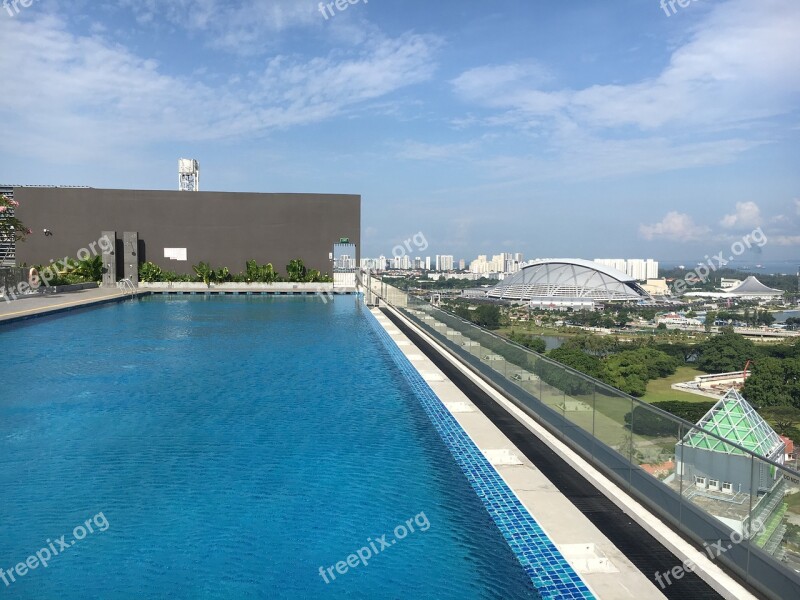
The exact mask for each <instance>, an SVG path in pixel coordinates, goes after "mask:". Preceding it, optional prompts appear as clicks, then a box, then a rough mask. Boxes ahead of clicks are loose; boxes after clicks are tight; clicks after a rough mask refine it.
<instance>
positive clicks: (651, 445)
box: [372, 278, 800, 598]
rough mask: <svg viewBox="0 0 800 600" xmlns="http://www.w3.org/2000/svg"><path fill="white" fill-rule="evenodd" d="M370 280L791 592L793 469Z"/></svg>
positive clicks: (644, 491) (657, 499) (696, 528)
mask: <svg viewBox="0 0 800 600" xmlns="http://www.w3.org/2000/svg"><path fill="white" fill-rule="evenodd" d="M372 290H373V292H374V293H375V294H377V295H379V296H380V298H381V299H383V301H385V302H386V303H388V304H389V305H391V306H392V307H394V308H395V309H397V310H398V311H399V312H400V313H401V314H402V315H403V316H405V317H406V318H408V319H409V320H411V321H412V322H413V323H414V324H415V325H417V326H418V327H419V328H421V329H422V330H423V331H425V333H427V334H428V335H429V336H431V337H433V338H434V339H436V340H437V341H438V342H439V343H440V344H442V345H443V346H445V347H446V348H448V349H449V350H450V351H451V352H452V353H453V354H455V355H457V356H459V357H460V358H461V359H462V362H464V363H466V364H467V365H468V366H470V367H471V368H472V369H473V370H474V371H476V372H477V373H478V374H480V375H481V376H483V377H484V379H487V380H489V381H490V382H492V383H493V384H494V385H495V387H498V388H500V389H501V390H502V391H504V392H505V393H506V395H507V396H508V397H510V398H511V399H512V400H513V401H515V403H516V404H517V405H518V406H520V407H521V408H523V409H524V410H526V412H528V413H529V414H530V415H531V416H532V417H533V418H535V419H536V420H537V421H539V422H540V423H542V424H543V425H545V426H546V427H548V428H549V429H550V430H551V431H552V432H553V433H555V434H556V435H558V436H559V437H560V438H561V439H563V440H564V441H565V442H566V443H567V444H568V445H569V446H570V447H571V448H573V449H574V450H576V451H577V452H579V453H580V454H581V455H582V456H583V457H585V458H586V459H587V460H589V461H591V462H592V464H594V465H595V466H596V467H597V468H599V469H601V470H602V471H603V472H604V473H605V474H606V475H607V476H609V477H610V478H612V479H613V480H614V481H615V482H616V483H617V484H618V485H620V486H621V487H623V488H624V489H625V490H626V491H628V492H629V493H630V494H631V495H633V496H634V497H636V498H637V499H638V500H640V501H641V502H643V503H644V504H645V505H647V506H648V508H650V509H651V510H652V511H653V512H655V513H656V514H658V515H659V516H660V517H661V518H663V519H664V520H666V521H668V522H670V523H671V524H672V525H673V526H674V527H676V528H677V529H679V530H680V531H682V532H683V533H684V534H685V535H687V536H689V537H690V538H692V539H694V540H695V541H696V542H699V543H700V544H703V546H704V548H705V550H706V553H707V554H708V555H709V556H710V557H711V558H713V559H714V560H716V561H719V562H721V563H723V564H725V565H727V566H728V567H729V568H731V569H732V570H733V571H734V572H736V573H737V574H738V575H739V576H740V577H742V578H743V579H744V580H745V581H746V582H748V583H749V584H751V585H753V586H754V587H755V588H757V589H758V590H760V591H761V592H763V593H764V594H766V595H767V596H768V597H774V598H800V575H799V573H800V473H798V472H797V471H795V470H793V469H790V468H788V467H786V466H784V465H782V464H780V463H779V462H775V461H771V460H767V459H766V458H764V457H762V456H760V455H758V454H756V453H754V452H752V451H751V450H748V449H747V448H745V447H742V446H739V445H737V444H734V443H732V442H729V441H728V440H726V439H725V438H722V437H720V436H718V435H716V434H715V433H713V432H708V431H705V430H702V429H699V428H698V427H696V426H695V424H693V423H689V422H688V421H684V420H682V419H680V418H678V417H675V416H673V415H671V414H669V413H667V412H664V411H662V410H660V409H657V408H654V407H652V406H650V405H649V404H647V403H645V402H643V401H641V400H639V399H637V398H634V397H632V396H629V395H627V394H625V393H623V392H621V391H619V390H616V389H614V388H612V387H610V386H608V385H606V384H605V383H602V382H600V381H597V380H594V379H592V378H590V377H588V376H586V375H583V374H582V373H579V372H577V371H574V370H573V369H570V368H568V367H565V366H564V365H561V364H559V363H557V362H554V361H552V360H550V359H548V358H546V357H544V356H542V355H540V354H537V353H535V352H532V351H530V350H528V349H527V348H524V347H522V346H519V345H517V344H515V343H513V342H510V341H509V340H507V339H505V338H502V337H500V336H498V335H495V334H493V333H491V332H490V331H487V330H485V329H482V328H480V327H477V326H476V325H474V324H472V323H470V322H468V321H465V320H464V319H461V318H460V317H458V316H456V315H453V314H451V313H448V312H446V311H445V310H442V309H440V308H438V307H435V306H432V305H431V304H430V303H428V302H426V301H424V300H422V299H420V298H417V297H415V296H413V295H409V294H407V293H405V292H403V291H401V290H398V289H397V288H394V287H391V286H389V285H387V284H385V283H383V282H381V281H380V280H378V279H374V278H373V280H372Z"/></svg>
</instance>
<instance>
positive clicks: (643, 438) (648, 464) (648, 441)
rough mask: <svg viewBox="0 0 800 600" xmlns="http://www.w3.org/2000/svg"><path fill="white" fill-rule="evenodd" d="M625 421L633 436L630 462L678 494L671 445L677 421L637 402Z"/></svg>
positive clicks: (675, 441) (675, 436) (677, 432)
mask: <svg viewBox="0 0 800 600" xmlns="http://www.w3.org/2000/svg"><path fill="white" fill-rule="evenodd" d="M626 417H627V415H626ZM628 421H629V426H630V429H631V434H632V439H633V457H632V458H633V463H634V464H635V465H637V466H639V467H641V468H642V469H643V470H644V471H645V472H647V473H648V474H649V475H650V476H652V477H655V478H656V479H658V480H659V481H661V482H664V483H665V484H667V485H668V486H672V487H673V489H674V490H675V491H676V492H678V493H680V489H679V486H676V485H675V484H676V479H675V446H676V444H677V443H678V441H679V440H680V438H679V432H680V421H679V420H678V419H676V418H674V417H672V416H671V415H665V414H662V413H661V412H659V411H657V410H656V409H654V408H652V407H651V406H648V405H646V404H639V403H636V405H635V406H634V408H633V411H632V412H631V414H630V417H629V418H628Z"/></svg>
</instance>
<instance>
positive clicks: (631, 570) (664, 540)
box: [373, 307, 756, 600]
mask: <svg viewBox="0 0 800 600" xmlns="http://www.w3.org/2000/svg"><path fill="white" fill-rule="evenodd" d="M388 310H390V311H391V312H392V314H393V315H395V316H396V317H397V318H398V319H400V320H401V321H402V322H403V323H404V324H405V325H406V326H408V327H409V328H410V329H411V330H413V331H414V332H416V333H417V334H418V335H420V337H422V339H423V340H425V341H426V342H428V343H430V344H431V345H432V346H433V347H434V348H436V349H437V350H438V351H440V353H441V354H442V355H443V356H444V357H445V359H446V360H448V361H449V362H451V363H452V364H453V365H454V366H456V368H458V369H459V370H460V371H462V372H463V373H464V374H465V375H466V376H467V377H469V378H470V379H471V380H472V381H473V382H474V383H475V384H477V385H478V386H479V387H481V388H482V389H483V391H485V392H486V393H487V394H489V395H490V396H491V397H492V398H493V400H494V401H495V402H497V403H498V404H500V405H501V406H503V407H504V408H505V409H506V410H507V411H508V412H509V413H511V414H512V415H513V416H514V417H515V418H516V419H518V420H519V421H520V422H521V423H522V424H523V425H524V426H525V427H526V428H527V429H529V430H530V431H531V432H532V434H534V435H536V436H537V437H538V438H539V439H541V440H542V441H543V442H544V443H545V444H547V445H548V446H549V447H551V448H552V449H554V450H555V451H556V452H557V453H558V454H559V455H560V456H561V457H562V458H563V459H564V460H565V461H566V462H567V463H568V464H569V465H570V466H572V467H573V468H575V469H576V470H578V472H579V473H581V474H582V475H583V476H584V477H585V478H586V479H587V480H588V481H590V483H592V484H593V485H594V486H595V487H596V488H597V489H598V490H600V491H601V492H602V493H603V494H604V495H606V496H607V497H609V499H611V500H612V501H613V502H614V503H615V504H617V505H618V506H619V507H620V508H621V509H622V510H623V511H624V512H625V513H626V514H627V515H629V516H631V517H632V518H633V519H634V520H635V521H636V522H637V523H639V524H640V525H641V526H642V527H643V528H644V529H645V530H646V531H647V532H648V533H650V534H651V535H652V536H653V537H654V538H655V539H656V540H658V541H659V542H660V543H661V544H662V545H663V546H664V547H666V548H667V549H668V550H669V551H670V552H672V553H673V554H674V555H675V557H676V558H675V565H676V566H679V565H680V564H681V562H682V561H683V560H687V559H688V560H691V561H692V562H694V563H695V564H696V565H698V569H696V571H695V572H697V573H698V575H700V576H701V578H702V579H703V580H704V581H705V582H706V583H708V584H709V585H710V586H711V587H712V588H713V589H714V590H715V591H716V592H717V593H719V594H720V596H722V597H724V598H730V599H731V600H734V599H742V600H745V599H747V600H750V599H755V598H756V596H754V595H753V594H752V593H751V592H750V591H749V590H747V589H746V588H744V587H743V586H742V585H741V584H740V583H739V582H738V581H736V580H735V579H733V578H732V577H730V576H729V575H728V574H727V573H725V572H724V571H723V570H722V569H721V568H720V567H719V566H718V565H716V564H714V563H713V562H712V561H711V560H710V559H709V558H708V557H707V555H705V554H704V553H702V552H700V551H698V550H697V549H695V548H694V547H693V546H692V545H691V544H689V543H688V542H686V541H685V540H684V539H683V538H681V537H680V536H679V535H678V534H677V533H675V532H674V531H672V529H671V528H669V527H668V526H667V525H666V524H664V523H663V522H661V521H660V520H659V519H658V518H657V517H655V516H654V515H652V514H651V513H649V511H647V510H646V509H645V508H644V507H642V506H641V505H640V504H639V503H638V502H636V501H635V500H634V499H633V498H631V497H630V496H628V495H627V494H625V492H623V491H622V490H621V489H619V488H618V487H617V486H616V485H614V484H613V483H612V482H611V481H609V480H608V479H607V478H605V477H604V476H603V475H602V474H601V473H599V472H598V471H597V470H596V469H594V468H593V467H591V465H589V464H588V463H586V462H585V461H584V460H583V459H582V458H581V457H579V456H578V455H577V454H576V453H574V452H572V451H571V450H570V449H569V448H568V447H567V446H565V445H564V444H563V443H561V442H560V441H559V440H558V439H557V438H555V436H553V435H551V434H550V433H549V432H547V431H546V430H545V429H544V428H543V427H541V426H540V425H539V424H538V423H536V422H535V421H534V420H533V419H532V418H530V417H529V416H528V415H527V414H525V413H524V412H523V411H521V410H520V409H518V408H517V407H516V406H514V405H513V404H512V403H511V402H509V401H508V400H507V399H506V398H504V397H503V396H502V395H501V394H499V393H498V392H497V391H496V390H494V389H493V388H492V387H491V386H489V385H488V384H486V383H485V382H484V381H482V380H481V379H480V378H478V377H477V376H475V375H474V374H473V373H471V371H469V369H468V368H466V367H465V366H464V365H461V364H460V363H459V362H458V361H457V360H456V359H455V358H453V357H452V356H450V355H449V353H447V352H446V351H442V349H441V348H440V347H439V344H437V343H436V341H435V340H433V339H432V338H430V336H428V335H427V334H426V333H425V332H424V331H421V330H420V329H419V328H418V327H416V326H415V324H413V323H410V322H409V321H408V319H406V318H405V317H404V315H402V314H399V313H398V311H396V310H394V309H392V308H391V307H389V308H388ZM373 314H375V316H376V318H377V319H378V322H379V323H380V324H381V326H383V327H384V329H386V330H387V332H388V333H389V336H390V337H391V338H392V339H393V340H395V342H396V343H397V345H398V348H399V349H400V351H401V352H403V354H405V355H406V357H407V358H408V359H409V361H410V363H411V365H412V366H413V367H414V368H415V369H416V370H417V371H418V372H419V373H420V375H421V376H422V377H423V378H424V379H425V380H426V382H427V383H428V385H429V386H430V387H431V388H432V389H433V391H434V393H435V394H436V395H437V396H438V397H439V398H440V400H441V401H442V402H443V403H444V405H445V407H447V409H448V410H449V411H450V413H451V414H452V416H453V417H454V418H455V419H456V420H457V421H458V423H459V424H460V425H461V426H462V428H463V429H464V430H465V431H466V433H467V435H469V437H470V438H471V439H472V440H473V442H474V443H475V444H476V445H477V446H478V448H479V449H481V450H482V451H484V454H488V455H489V456H492V457H493V459H490V462H492V463H493V466H494V468H495V470H496V471H497V472H498V473H499V474H500V476H501V477H502V478H503V480H504V481H505V482H506V483H507V484H508V485H509V487H510V488H511V489H512V491H513V492H514V493H515V494H516V495H517V497H518V498H519V499H520V500H521V502H522V504H523V505H524V506H525V508H526V509H527V510H528V511H529V512H530V513H531V515H532V516H533V517H534V518H535V519H536V520H537V521H538V522H539V523H540V525H541V526H542V528H543V529H544V530H545V531H546V533H547V535H548V536H549V537H550V539H551V540H552V541H553V542H554V543H555V545H556V547H558V548H559V550H561V551H562V553H563V554H565V556H567V557H568V558H570V563H571V564H573V567H574V568H575V567H577V568H576V570H577V571H578V572H579V574H580V575H581V577H582V578H583V579H584V581H586V583H587V584H588V585H589V586H590V587H591V588H592V591H593V592H595V593H596V594H597V597H599V598H609V599H610V598H614V599H616V598H620V599H623V598H636V597H640V596H644V597H647V598H664V597H665V596H664V595H663V594H662V593H661V592H660V590H659V589H658V588H657V587H656V586H655V585H654V584H653V583H652V582H651V581H650V580H648V578H647V577H645V576H644V574H642V572H641V571H640V570H639V569H638V568H637V567H636V566H635V565H633V563H631V562H630V560H629V559H627V557H625V555H624V554H623V553H622V552H621V551H620V550H619V549H618V548H617V547H616V546H615V545H614V544H613V543H612V542H611V541H610V540H608V538H606V536H604V535H603V534H602V533H601V532H600V531H599V530H598V529H597V527H595V525H594V524H592V523H591V522H590V521H589V520H588V519H587V517H586V516H585V515H584V514H582V513H581V512H580V511H579V510H578V509H577V508H576V507H575V505H574V504H573V503H572V502H570V500H569V499H568V498H566V497H565V496H564V495H563V494H561V492H560V491H559V490H558V489H557V488H556V486H555V485H553V484H552V483H551V482H550V481H549V480H548V479H547V478H546V477H544V475H543V474H542V473H541V472H539V471H538V469H537V468H536V467H535V466H534V465H533V464H532V463H531V462H530V461H529V460H528V459H527V458H526V457H525V455H524V454H523V453H522V452H521V451H520V450H519V449H518V448H516V447H515V446H514V444H513V443H512V442H511V441H510V440H509V439H508V438H507V437H506V436H505V435H504V434H503V433H502V432H501V431H500V430H499V429H498V428H497V426H495V425H494V423H492V421H491V420H490V419H489V418H488V417H486V416H485V415H483V413H481V412H480V410H478V409H477V407H476V406H475V405H474V404H473V403H472V402H471V401H470V400H469V399H468V398H467V397H466V395H464V393H463V392H461V390H460V389H458V387H456V385H455V384H454V383H453V382H451V381H449V379H448V378H447V377H445V376H444V374H443V373H442V372H441V371H440V370H439V369H438V368H437V367H436V366H435V365H434V364H433V363H432V362H431V361H430V360H429V359H428V358H427V357H425V356H424V355H423V354H422V352H421V351H420V350H419V348H417V346H415V345H414V344H413V343H412V342H411V340H409V339H408V338H407V337H406V336H405V335H404V334H403V333H402V332H400V330H399V329H398V328H397V327H396V326H395V325H394V324H393V323H391V321H390V320H389V319H388V318H386V316H385V315H383V314H382V313H380V312H379V311H377V312H375V311H374V312H373ZM518 463H521V464H518ZM592 545H593V547H594V548H595V549H596V550H597V552H596V553H595V555H594V556H592V555H591V554H592V553H591V552H589V553H587V552H583V550H584V549H586V548H591V547H592ZM587 554H588V558H587ZM600 555H602V556H600ZM604 559H606V560H604ZM608 563H611V564H612V565H613V567H614V568H616V569H617V570H618V572H613V573H609V572H605V573H603V572H600V571H602V570H603V569H604V568H606V567H607V565H608ZM581 565H582V566H583V568H581ZM586 571H594V572H586Z"/></svg>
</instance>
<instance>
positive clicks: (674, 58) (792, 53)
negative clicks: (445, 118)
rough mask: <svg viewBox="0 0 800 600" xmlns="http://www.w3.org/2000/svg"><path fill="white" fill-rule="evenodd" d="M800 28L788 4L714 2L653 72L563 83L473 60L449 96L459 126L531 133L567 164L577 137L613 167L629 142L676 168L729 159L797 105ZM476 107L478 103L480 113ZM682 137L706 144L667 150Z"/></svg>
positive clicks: (763, 137) (539, 71)
mask: <svg viewBox="0 0 800 600" xmlns="http://www.w3.org/2000/svg"><path fill="white" fill-rule="evenodd" d="M798 30H800V2H797V1H796V0H764V2H753V1H752V0H731V1H729V2H724V3H720V4H715V5H714V6H713V7H712V8H711V9H710V11H709V12H708V13H707V15H706V16H705V18H704V19H703V20H702V21H701V22H699V24H698V25H697V26H695V27H694V29H693V31H692V33H691V35H690V37H689V39H688V40H687V41H686V42H685V43H683V44H682V45H680V46H679V47H678V48H676V49H675V50H674V51H672V53H671V56H670V59H669V61H668V62H667V63H666V64H665V65H664V66H663V67H662V68H661V70H660V71H659V72H657V73H656V74H655V75H654V76H652V77H648V78H642V79H639V80H636V81H631V82H628V83H622V84H618V83H614V84H603V83H601V84H597V85H592V86H589V87H585V88H582V89H569V88H566V87H563V86H561V87H559V86H556V85H555V84H554V80H555V78H554V77H553V76H551V75H550V74H549V73H547V71H546V70H545V69H544V68H543V67H540V66H538V65H533V66H531V65H529V64H505V65H488V66H480V67H477V68H474V69H470V70H468V71H465V72H463V73H462V74H461V75H459V76H458V77H456V78H455V79H453V80H452V81H451V85H452V89H453V91H454V93H455V95H456V96H457V97H458V98H459V99H461V100H462V101H464V102H465V103H467V104H469V105H470V110H471V113H470V119H469V120H462V121H459V125H460V126H462V127H463V126H465V125H466V126H469V125H471V124H474V123H478V124H480V125H484V126H489V127H505V128H508V127H511V128H513V129H514V130H517V131H520V130H522V131H526V132H529V133H536V134H537V135H538V136H540V139H541V141H539V142H538V143H537V145H536V147H537V149H540V150H541V151H544V152H546V153H547V154H543V155H545V156H547V157H548V159H551V160H552V159H553V158H555V159H556V161H557V162H559V163H563V165H564V167H565V168H567V167H569V166H574V165H575V164H576V163H577V162H578V161H579V160H580V158H581V156H585V153H582V152H581V148H582V146H581V143H580V142H581V141H582V140H584V139H588V140H591V141H592V146H593V148H594V149H595V150H598V151H599V152H596V153H594V154H593V155H591V156H590V157H589V159H590V161H592V162H595V161H599V162H603V163H611V164H612V165H613V164H620V163H622V162H623V161H625V160H626V159H627V158H629V157H630V155H632V154H634V153H632V152H629V150H628V149H629V148H635V147H637V146H644V147H647V148H650V149H654V148H657V147H658V146H661V147H662V148H663V149H664V150H665V151H664V152H663V153H661V154H660V155H659V156H656V155H655V154H648V156H649V157H650V159H651V160H655V161H656V162H661V163H664V164H669V163H683V164H682V166H679V167H677V168H693V167H702V166H705V165H709V164H725V163H731V162H734V161H736V160H737V159H739V158H740V156H741V155H742V154H743V153H745V152H746V151H748V150H749V149H751V148H753V147H754V146H757V145H761V144H765V143H769V142H770V140H771V139H772V138H773V136H774V129H769V128H763V127H759V126H758V125H759V124H763V123H764V122H765V121H766V120H768V119H772V118H781V117H787V116H790V115H791V114H793V113H794V112H795V111H796V110H797V106H798V99H800V38H798V36H797V34H796V32H797V31H798ZM476 106H477V107H480V108H482V109H485V110H484V112H485V114H484V115H483V116H482V117H481V118H480V119H479V118H477V117H475V109H474V107H476ZM726 131H730V132H733V133H732V134H727V135H726V134H725V132H726ZM732 135H734V136H735V138H736V140H735V141H736V142H737V143H736V144H735V145H734V146H727V145H726V140H725V139H724V138H726V137H731V136H732ZM687 139H690V140H693V144H697V145H700V144H706V147H705V148H706V150H707V151H706V152H704V153H703V154H702V155H700V156H684V157H680V158H678V157H674V156H670V155H669V149H670V148H671V147H681V146H690V145H692V144H689V143H687V141H686V140H687ZM565 142H566V143H565ZM712 148H713V149H714V150H713V152H709V151H710V150H711V149H712ZM537 151H539V150H537ZM637 158H638V157H636V156H635V155H634V162H639V161H638V160H637ZM625 170H626V171H627V172H629V173H634V172H652V171H653V169H652V168H650V167H645V168H643V169H642V170H639V171H637V170H636V169H635V168H630V169H625ZM656 170H658V169H656Z"/></svg>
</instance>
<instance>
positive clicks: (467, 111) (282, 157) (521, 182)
mask: <svg viewBox="0 0 800 600" xmlns="http://www.w3.org/2000/svg"><path fill="white" fill-rule="evenodd" d="M798 29H800V5H798V3H797V2H794V1H792V0H766V1H764V2H759V3H754V2H751V1H749V0H726V1H720V2H714V3H699V2H698V3H691V4H690V5H689V6H687V7H685V8H681V10H678V11H676V12H674V13H670V14H665V12H664V10H663V9H662V7H660V6H659V3H658V2H653V3H642V2H636V1H635V0H619V1H618V2H615V3H603V4H602V5H598V4H597V3H596V2H591V1H589V0H576V2H574V3H570V5H569V6H561V5H554V4H552V3H530V2H523V1H522V0H507V1H504V2H501V3H498V4H495V5H490V6H487V5H483V4H477V3H476V4H469V3H458V4H456V3H455V2H452V1H445V2H442V3H438V4H435V5H430V4H429V3H425V4H423V3H421V2H419V1H418V0H410V1H409V2H404V3H402V4H400V3H392V2H388V1H387V2H370V3H365V2H359V3H356V4H352V5H348V6H347V9H346V10H342V11H339V10H338V9H337V11H336V12H335V13H331V12H329V13H326V15H322V14H320V12H319V6H318V3H316V2H305V1H295V0H292V1H288V0H273V1H271V2H267V3H264V2H255V1H254V0H253V1H250V0H242V1H240V2H223V1H222V0H202V1H199V2H189V1H188V0H173V1H171V2H166V1H161V0H145V1H136V2H135V1H133V0H119V1H117V2H105V3H103V4H102V6H101V7H98V6H96V5H95V4H91V3H88V2H84V1H81V2H77V3H75V2H71V3H65V2H63V1H62V0H40V1H37V2H34V3H32V4H31V5H29V6H27V7H22V8H21V9H20V10H18V11H17V12H16V13H14V14H11V13H8V12H6V11H0V40H2V41H1V42H0V44H2V53H3V60H2V61H0V76H2V78H3V81H4V85H5V88H6V89H7V90H8V93H6V94H4V95H3V97H2V98H0V117H2V118H3V122H4V123H5V124H6V131H5V135H4V136H3V138H2V139H1V140H0V151H2V153H3V160H2V161H0V181H2V182H3V183H23V184H43V185H48V184H49V185H60V184H63V185H87V186H92V187H98V188H124V189H130V188H135V189H164V190H169V189H172V188H173V187H174V177H175V169H174V165H175V161H176V160H177V159H178V158H179V157H192V158H195V159H197V160H198V161H199V162H200V164H201V167H202V169H203V189H205V190H222V191H242V192H331V193H355V194H361V195H362V196H363V215H362V224H363V240H362V248H361V252H362V255H364V256H373V255H375V256H377V255H379V254H380V253H381V252H386V251H387V250H390V249H391V248H392V247H393V246H395V245H397V244H399V243H402V240H404V239H407V237H408V236H409V235H410V234H413V232H416V231H419V230H422V231H424V232H425V235H426V237H427V239H428V240H429V242H430V246H431V251H432V252H435V253H440V254H441V253H448V254H453V255H454V256H456V257H470V256H477V255H479V254H485V253H491V252H497V251H499V250H500V249H503V248H506V249H510V250H513V251H514V252H522V253H524V254H525V255H526V256H537V255H547V256H580V257H585V258H587V259H592V258H593V257H595V256H638V255H646V256H649V257H654V258H655V259H657V260H660V261H662V262H665V261H687V262H689V261H692V260H697V261H699V260H702V259H703V257H704V256H705V255H708V256H713V255H716V254H717V253H719V252H720V251H725V250H726V248H728V247H729V246H730V245H731V244H732V243H734V242H735V241H736V240H737V239H740V238H741V237H742V236H743V235H745V234H746V233H748V232H750V231H752V230H754V229H755V228H763V231H764V232H765V234H766V236H767V237H768V238H769V243H768V244H766V245H765V246H763V247H759V248H757V249H749V250H748V252H747V253H746V254H744V255H742V256H741V257H738V258H739V259H740V261H739V262H742V263H762V262H769V261H790V260H791V261H795V262H796V261H797V260H798V259H799V258H800V233H798V232H800V174H798V171H797V168H796V165H797V164H799V163H800V143H799V142H800V140H799V139H798V136H799V135H800V112H799V111H798V99H800V41H798V38H797V36H796V31H797V30H798Z"/></svg>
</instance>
